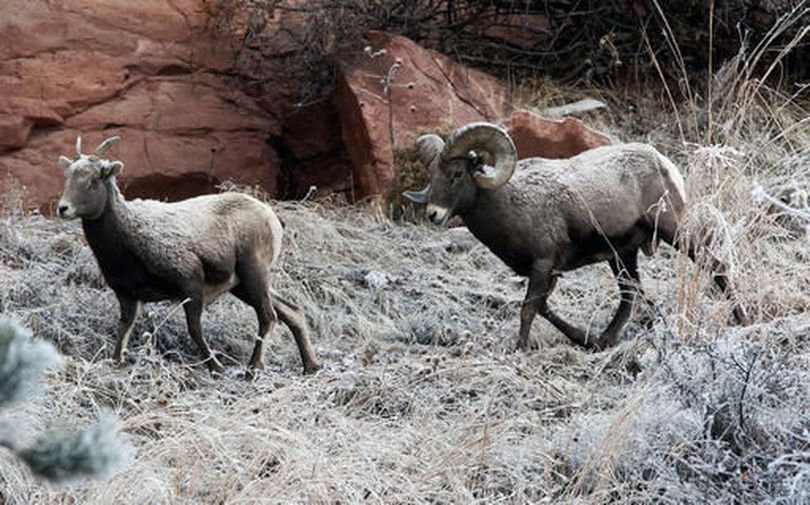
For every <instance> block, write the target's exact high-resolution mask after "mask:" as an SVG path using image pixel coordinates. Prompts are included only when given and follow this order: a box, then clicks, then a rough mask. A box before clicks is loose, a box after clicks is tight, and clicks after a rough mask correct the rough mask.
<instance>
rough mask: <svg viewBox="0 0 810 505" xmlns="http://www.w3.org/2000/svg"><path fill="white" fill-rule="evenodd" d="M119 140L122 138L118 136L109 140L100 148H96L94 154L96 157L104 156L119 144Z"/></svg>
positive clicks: (100, 145) (99, 146)
mask: <svg viewBox="0 0 810 505" xmlns="http://www.w3.org/2000/svg"><path fill="white" fill-rule="evenodd" d="M119 140H121V137H119V136H118V135H116V136H115V137H110V138H108V139H107V140H105V141H104V142H102V143H101V144H99V145H98V147H96V150H95V151H93V154H95V155H96V156H102V155H103V154H104V153H106V152H107V151H109V150H110V148H111V147H112V146H114V145H115V143H116V142H118V141H119Z"/></svg>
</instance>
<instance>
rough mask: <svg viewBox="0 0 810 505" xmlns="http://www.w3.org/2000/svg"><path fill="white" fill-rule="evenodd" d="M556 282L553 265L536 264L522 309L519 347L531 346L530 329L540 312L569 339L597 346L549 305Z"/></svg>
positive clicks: (590, 346)
mask: <svg viewBox="0 0 810 505" xmlns="http://www.w3.org/2000/svg"><path fill="white" fill-rule="evenodd" d="M554 284H556V278H555V277H554V276H553V275H552V274H551V265H548V264H545V263H542V264H536V265H535V266H534V268H533V271H532V274H531V277H530V278H529V288H528V290H527V291H526V298H525V299H524V300H523V307H521V309H520V330H519V332H518V347H519V348H520V349H522V350H527V349H528V348H529V330H530V329H531V326H532V321H534V315H535V314H537V313H539V314H540V315H541V316H543V317H544V318H546V319H547V320H548V322H550V323H551V324H553V325H554V327H555V328H557V329H558V330H560V331H561V332H562V333H563V334H564V335H565V336H566V337H568V339H569V340H571V341H572V342H574V343H575V344H578V345H581V346H582V347H585V348H594V347H596V342H594V341H593V340H590V341H589V340H588V335H587V334H586V333H585V332H584V331H582V330H580V329H579V328H576V327H574V326H571V325H570V324H568V323H567V322H565V321H563V320H562V319H560V317H559V316H557V314H555V313H554V312H553V311H552V310H551V309H550V308H549V306H548V303H547V301H548V297H549V296H550V295H551V292H552V290H553V289H554Z"/></svg>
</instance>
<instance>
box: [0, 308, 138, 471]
mask: <svg viewBox="0 0 810 505" xmlns="http://www.w3.org/2000/svg"><path fill="white" fill-rule="evenodd" d="M61 363H62V357H61V356H60V355H59V353H58V352H57V351H56V349H55V348H54V346H53V345H51V344H50V343H48V342H42V341H34V340H32V338H31V333H30V332H29V331H28V330H26V329H25V328H23V327H21V326H20V325H18V324H17V323H15V322H12V321H9V320H2V321H0V407H6V406H8V405H10V404H12V403H15V402H19V401H23V400H27V399H30V398H32V397H33V396H35V395H36V394H37V393H38V389H39V388H40V387H41V385H40V384H41V380H42V376H43V374H44V373H45V371H46V370H49V369H52V368H55V367H57V366H59V365H61ZM117 431H118V422H117V421H116V420H115V419H114V418H112V417H110V416H105V417H103V418H102V419H101V421H100V422H99V423H98V424H96V425H94V426H90V427H89V428H86V429H85V430H83V431H80V432H70V431H61V430H54V431H50V432H46V433H44V434H41V435H40V436H38V437H37V439H36V441H35V442H34V443H33V444H32V445H30V446H28V447H19V445H20V444H19V440H18V438H19V430H17V429H16V423H13V422H10V421H7V420H0V446H2V447H5V448H7V449H8V450H10V451H12V452H14V453H15V454H16V455H17V456H18V457H19V458H20V459H21V460H22V461H24V462H25V463H26V464H27V465H28V466H29V468H30V469H31V471H32V472H33V473H34V474H36V475H38V476H40V477H43V478H46V479H49V480H52V481H57V482H64V481H70V480H77V479H81V478H93V477H102V476H105V475H109V474H110V473H112V472H114V471H115V470H117V469H119V468H121V467H122V466H123V465H125V464H126V463H127V462H128V461H129V460H130V459H131V457H132V454H133V449H132V446H131V445H130V443H129V442H128V441H127V440H125V439H123V438H120V437H119V435H118V433H117Z"/></svg>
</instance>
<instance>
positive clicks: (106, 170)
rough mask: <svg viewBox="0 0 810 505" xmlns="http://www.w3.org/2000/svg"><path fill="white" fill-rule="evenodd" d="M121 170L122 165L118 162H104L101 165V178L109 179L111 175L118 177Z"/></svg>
mask: <svg viewBox="0 0 810 505" xmlns="http://www.w3.org/2000/svg"><path fill="white" fill-rule="evenodd" d="M123 168H124V164H123V163H122V162H120V161H105V162H104V163H103V164H102V165H101V178H102V179H109V178H110V177H112V176H113V175H118V174H120V173H121V170H123Z"/></svg>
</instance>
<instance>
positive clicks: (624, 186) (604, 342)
mask: <svg viewBox="0 0 810 505" xmlns="http://www.w3.org/2000/svg"><path fill="white" fill-rule="evenodd" d="M416 149H417V152H418V154H419V158H420V159H421V161H422V162H423V163H425V164H426V165H427V166H428V168H429V172H430V184H429V185H428V187H427V188H425V189H424V190H422V191H420V192H406V194H405V196H406V197H408V198H409V199H411V200H413V201H416V202H427V203H428V205H427V209H426V212H427V216H428V218H429V219H430V221H432V222H433V223H435V224H444V223H445V222H446V221H447V220H448V219H449V218H450V217H451V216H453V215H460V216H461V217H462V218H463V219H464V223H465V224H466V225H467V227H468V228H469V230H470V231H471V232H472V233H473V234H474V235H475V236H476V237H477V238H478V239H479V240H480V241H481V242H483V243H484V245H486V246H487V247H488V248H489V249H490V250H491V251H492V252H493V253H495V254H496V255H497V256H498V257H499V258H500V259H501V260H503V261H504V262H505V263H506V264H507V265H509V266H510V267H511V268H512V269H514V271H515V272H517V273H518V274H519V275H522V276H526V277H528V278H529V286H528V291H527V293H526V298H525V300H524V301H523V307H522V309H521V311H520V330H519V332H518V346H519V347H520V348H522V349H527V348H528V346H529V329H530V327H531V324H532V321H533V320H534V317H535V314H536V313H540V315H542V316H543V317H544V318H546V319H547V320H548V321H549V322H550V323H551V324H553V325H554V326H555V327H556V328H557V329H559V330H560V331H561V332H562V333H563V334H565V335H566V336H567V337H568V338H569V339H571V340H572V341H573V342H575V343H577V344H579V345H581V346H584V347H592V348H596V349H603V348H605V347H609V346H611V345H613V344H615V343H616V340H617V338H618V336H619V333H620V331H621V329H622V327H623V326H624V325H625V323H626V322H627V320H628V318H629V316H630V313H631V308H632V305H633V303H634V301H635V298H636V295H637V293H638V292H639V290H640V286H639V277H638V271H637V256H638V250H639V249H642V250H643V251H644V252H645V254H648V255H649V254H652V252H653V251H654V249H655V246H656V243H657V241H659V240H663V241H664V242H666V243H668V244H671V245H673V246H675V247H680V246H681V245H682V243H681V241H680V240H679V237H678V227H679V224H680V222H681V220H682V218H683V216H684V213H685V205H686V196H685V194H684V183H683V178H682V177H681V175H680V173H678V170H677V168H676V167H675V165H674V164H673V163H672V162H671V161H670V160H669V159H667V158H666V157H665V156H663V155H662V154H661V153H659V152H658V151H656V150H655V149H654V148H653V147H651V146H648V145H645V144H623V145H613V146H606V147H600V148H597V149H592V150H590V151H586V152H584V153H582V154H580V155H578V156H575V157H573V158H570V159H566V160H547V159H542V158H530V159H524V160H521V161H519V162H518V161H517V153H516V150H515V145H514V143H513V142H512V139H510V138H509V135H508V134H507V133H506V132H505V131H504V130H503V129H501V128H499V127H498V126H495V125H492V124H488V123H472V124H468V125H466V126H462V127H460V128H458V129H457V130H456V131H454V132H453V133H452V134H451V135H450V137H449V138H448V140H447V144H445V143H444V141H442V139H441V138H440V137H439V136H437V135H432V134H431V135H423V136H421V137H419V138H418V139H417V141H416ZM491 165H492V166H491ZM513 174H514V176H513ZM688 254H689V256H690V257H691V258H692V259H693V260H694V258H695V249H694V247H693V246H691V245H689V248H688ZM600 261H607V262H608V263H609V264H610V267H611V269H612V270H613V273H614V275H615V276H616V278H617V280H618V284H619V288H620V290H621V301H620V303H619V308H618V310H617V311H616V314H615V315H614V316H613V319H612V320H611V321H610V323H609V324H608V327H607V329H606V330H605V331H604V333H602V334H601V335H600V336H598V337H597V338H588V335H587V334H586V332H584V331H583V330H581V329H579V328H576V327H574V326H572V325H570V324H568V323H567V322H565V321H563V320H562V319H561V318H560V317H558V316H557V315H556V314H555V313H554V312H552V311H551V309H550V308H549V307H548V305H547V303H546V300H547V299H548V297H549V295H550V294H551V292H552V290H553V289H554V285H555V283H556V279H557V277H558V276H559V275H560V273H561V272H564V271H568V270H573V269H576V268H579V267H581V266H584V265H589V264H592V263H597V262H600ZM713 268H714V274H713V278H714V281H715V283H716V284H717V285H718V286H719V287H720V288H721V289H722V290H723V291H725V292H726V294H727V295H728V296H730V297H732V295H731V292H730V286H729V284H728V280H727V278H726V275H725V268H724V266H723V265H722V264H721V263H720V262H719V261H716V260H714V261H713ZM734 316H735V318H736V319H737V321H738V322H741V323H742V322H744V321H745V320H746V316H745V313H744V312H743V310H742V308H741V307H740V306H736V307H735V308H734Z"/></svg>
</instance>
